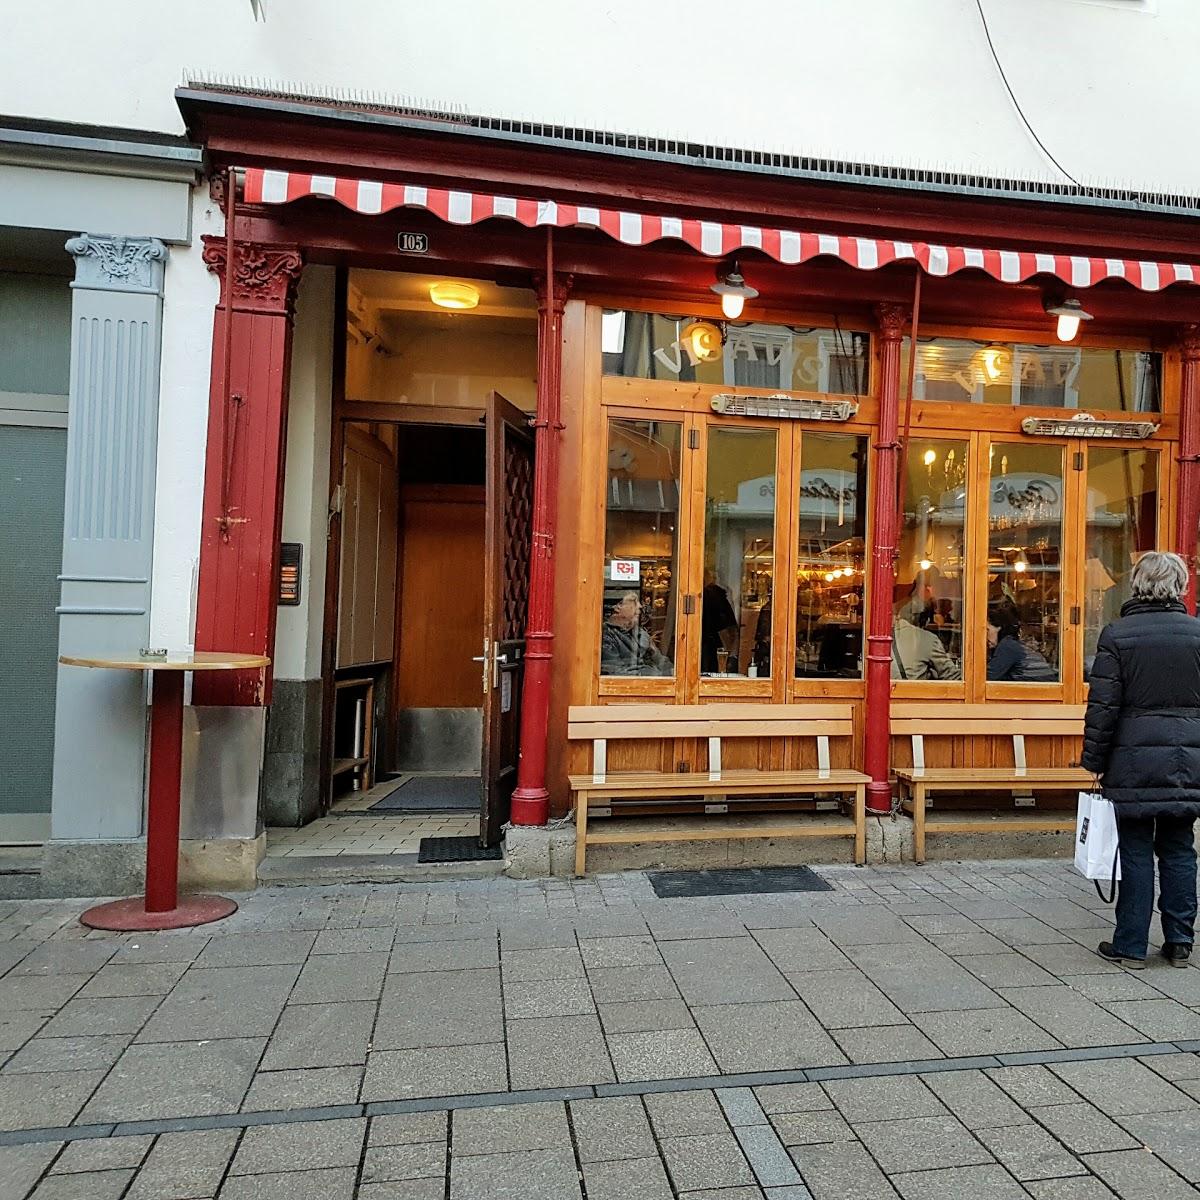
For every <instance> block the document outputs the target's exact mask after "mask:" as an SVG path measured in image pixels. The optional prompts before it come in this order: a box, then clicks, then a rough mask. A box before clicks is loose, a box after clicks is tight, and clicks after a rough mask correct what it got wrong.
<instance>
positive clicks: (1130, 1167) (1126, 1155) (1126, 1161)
mask: <svg viewBox="0 0 1200 1200" xmlns="http://www.w3.org/2000/svg"><path fill="white" fill-rule="evenodd" d="M1083 1161H1084V1163H1085V1164H1086V1165H1087V1166H1088V1168H1089V1169H1090V1170H1092V1171H1094V1172H1095V1173H1096V1174H1097V1175H1099V1176H1100V1178H1101V1179H1103V1180H1104V1182H1105V1183H1107V1184H1108V1185H1109V1186H1110V1187H1111V1188H1112V1189H1113V1191H1115V1192H1116V1193H1117V1195H1118V1196H1120V1197H1121V1200H1185V1198H1189V1197H1190V1200H1195V1197H1196V1189H1195V1188H1194V1187H1192V1185H1191V1184H1190V1183H1188V1182H1187V1181H1186V1180H1184V1179H1183V1178H1182V1177H1181V1176H1179V1175H1177V1174H1176V1173H1175V1172H1174V1171H1172V1170H1171V1168H1170V1167H1168V1166H1167V1164H1166V1163H1164V1162H1163V1161H1162V1160H1161V1159H1158V1158H1154V1157H1152V1156H1151V1155H1149V1154H1147V1153H1146V1151H1145V1150H1119V1151H1116V1152H1115V1153H1112V1154H1088V1155H1086V1156H1085V1157H1084V1160H1083Z"/></svg>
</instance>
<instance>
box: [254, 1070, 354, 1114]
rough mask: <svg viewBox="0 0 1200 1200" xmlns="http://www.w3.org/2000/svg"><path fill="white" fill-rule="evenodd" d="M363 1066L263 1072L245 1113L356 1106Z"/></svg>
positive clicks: (255, 1079)
mask: <svg viewBox="0 0 1200 1200" xmlns="http://www.w3.org/2000/svg"><path fill="white" fill-rule="evenodd" d="M362 1078H363V1068H362V1067H304V1068H300V1069H298V1070H293V1071H260V1072H259V1073H258V1074H257V1075H255V1076H254V1078H253V1080H251V1083H250V1090H249V1091H248V1092H247V1093H246V1098H245V1099H244V1100H243V1101H242V1112H270V1111H272V1110H274V1109H292V1108H320V1107H322V1106H324V1105H327V1104H355V1103H357V1102H358V1093H359V1089H360V1088H361V1086H362Z"/></svg>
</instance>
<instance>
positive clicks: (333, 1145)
mask: <svg viewBox="0 0 1200 1200" xmlns="http://www.w3.org/2000/svg"><path fill="white" fill-rule="evenodd" d="M366 1132H367V1123H366V1121H365V1120H364V1119H362V1118H361V1117H360V1118H355V1119H348V1120H340V1121H297V1122H294V1123H288V1124H282V1125H252V1126H251V1127H250V1128H249V1129H247V1130H246V1132H245V1134H244V1135H243V1137H242V1140H241V1144H240V1145H239V1146H238V1150H237V1154H236V1155H234V1159H233V1163H232V1165H231V1166H230V1168H229V1173H230V1174H231V1175H270V1174H276V1173H280V1172H284V1171H314V1170H317V1169H319V1168H323V1167H356V1166H357V1165H358V1160H359V1158H360V1157H361V1155H362V1147H363V1138H364V1137H365V1136H366Z"/></svg>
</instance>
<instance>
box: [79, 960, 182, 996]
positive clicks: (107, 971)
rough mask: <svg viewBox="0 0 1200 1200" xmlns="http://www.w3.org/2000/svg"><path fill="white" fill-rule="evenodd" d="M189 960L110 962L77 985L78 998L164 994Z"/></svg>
mask: <svg viewBox="0 0 1200 1200" xmlns="http://www.w3.org/2000/svg"><path fill="white" fill-rule="evenodd" d="M190 965H191V964H190V963H186V962H181V963H170V962H167V963H124V962H110V963H109V964H108V965H107V966H106V967H104V968H102V969H101V970H100V971H98V972H97V973H96V974H95V975H93V976H92V977H91V978H90V979H89V980H88V981H87V984H86V985H85V986H84V987H83V988H81V989H80V992H79V996H80V998H81V999H84V998H86V999H89V1000H94V999H97V998H102V997H106V996H165V995H166V994H167V993H168V992H169V991H170V990H171V989H172V988H173V987H174V986H175V985H176V984H177V983H178V982H179V980H180V979H181V978H182V977H183V974H184V972H185V971H187V970H188V968H189V966H190Z"/></svg>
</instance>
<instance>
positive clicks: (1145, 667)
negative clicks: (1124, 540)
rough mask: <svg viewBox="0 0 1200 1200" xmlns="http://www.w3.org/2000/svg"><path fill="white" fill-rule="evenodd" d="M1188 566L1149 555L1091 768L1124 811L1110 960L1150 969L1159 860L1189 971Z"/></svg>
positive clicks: (1197, 727)
mask: <svg viewBox="0 0 1200 1200" xmlns="http://www.w3.org/2000/svg"><path fill="white" fill-rule="evenodd" d="M1187 582H1188V576H1187V566H1186V565H1185V564H1184V561H1183V559H1182V558H1180V557H1179V555H1177V554H1158V553H1150V554H1144V555H1142V557H1141V558H1140V559H1139V560H1138V562H1137V565H1136V566H1135V567H1134V568H1133V574H1132V577H1131V588H1132V592H1133V599H1131V600H1129V601H1127V602H1126V604H1125V605H1124V606H1123V607H1122V609H1121V616H1120V618H1119V619H1118V620H1116V621H1113V622H1112V624H1111V625H1106V626H1105V628H1104V630H1103V632H1102V633H1101V634H1100V641H1099V643H1098V644H1097V647H1096V659H1095V662H1094V664H1093V666H1092V673H1091V678H1090V681H1089V682H1090V684H1091V691H1090V694H1089V696H1088V707H1087V720H1086V722H1085V726H1084V737H1083V766H1084V767H1085V768H1086V769H1087V770H1089V771H1092V772H1093V773H1094V774H1096V775H1097V776H1099V777H1100V780H1101V784H1102V787H1103V791H1104V795H1105V796H1106V797H1107V798H1108V799H1109V800H1111V801H1112V802H1113V804H1114V805H1115V806H1116V810H1117V826H1118V829H1119V832H1120V840H1121V890H1120V893H1119V896H1118V899H1117V928H1116V932H1115V933H1114V934H1113V940H1112V941H1111V942H1101V943H1100V946H1099V948H1098V953H1099V954H1100V956H1101V957H1102V958H1107V959H1110V960H1112V961H1113V962H1120V963H1121V964H1122V965H1124V966H1126V967H1133V968H1140V967H1144V966H1145V965H1146V951H1147V946H1148V942H1149V933H1150V918H1151V916H1152V915H1153V910H1154V859H1155V857H1156V856H1157V858H1158V876H1159V893H1160V894H1159V912H1160V913H1161V916H1162V931H1163V942H1164V944H1163V954H1164V956H1165V957H1166V958H1167V960H1168V961H1169V962H1170V963H1172V965H1174V966H1177V967H1184V966H1187V962H1188V958H1189V957H1190V955H1191V950H1192V938H1193V931H1194V929H1195V924H1196V845H1195V840H1194V834H1193V831H1192V824H1193V822H1194V821H1195V819H1196V817H1197V816H1200V620H1197V619H1196V618H1195V617H1192V616H1189V615H1188V612H1187V609H1186V608H1185V607H1184V605H1183V602H1182V600H1181V599H1180V597H1182V596H1183V594H1184V593H1185V591H1186V590H1187Z"/></svg>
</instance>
